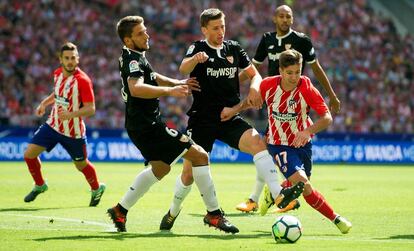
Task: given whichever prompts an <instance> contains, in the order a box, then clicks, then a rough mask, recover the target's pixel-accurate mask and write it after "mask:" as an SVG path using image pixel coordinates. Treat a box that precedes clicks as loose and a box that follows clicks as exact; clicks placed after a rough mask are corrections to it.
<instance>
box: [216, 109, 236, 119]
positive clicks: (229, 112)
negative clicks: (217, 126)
mask: <svg viewBox="0 0 414 251" xmlns="http://www.w3.org/2000/svg"><path fill="white" fill-rule="evenodd" d="M236 113H237V112H236V109H234V108H233V107H224V108H223V110H222V111H221V113H220V119H221V122H224V121H227V120H229V119H231V118H233V117H234V115H236Z"/></svg>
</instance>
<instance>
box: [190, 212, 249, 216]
mask: <svg viewBox="0 0 414 251" xmlns="http://www.w3.org/2000/svg"><path fill="white" fill-rule="evenodd" d="M188 215H190V216H193V217H204V216H206V215H205V214H195V213H190V214H188ZM252 215H255V214H254V213H243V212H236V213H225V216H229V217H249V216H252Z"/></svg>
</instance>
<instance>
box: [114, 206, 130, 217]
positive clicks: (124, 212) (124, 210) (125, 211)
mask: <svg viewBox="0 0 414 251" xmlns="http://www.w3.org/2000/svg"><path fill="white" fill-rule="evenodd" d="M116 206H117V207H118V209H119V211H120V212H121V213H122V214H123V215H125V216H126V215H127V214H128V210H127V209H125V208H124V207H123V206H121V204H119V203H118V204H116Z"/></svg>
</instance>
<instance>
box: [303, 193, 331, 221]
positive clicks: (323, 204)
mask: <svg viewBox="0 0 414 251" xmlns="http://www.w3.org/2000/svg"><path fill="white" fill-rule="evenodd" d="M303 197H304V198H305V200H306V202H307V203H308V204H309V205H310V206H311V207H313V208H314V209H316V210H317V211H319V212H320V213H321V214H323V215H324V216H325V217H326V218H328V219H330V220H331V221H333V220H334V219H335V217H336V214H335V213H334V211H333V209H332V207H331V206H330V205H329V204H328V202H327V201H326V200H325V198H324V197H323V195H322V194H320V193H319V192H318V191H316V190H315V189H313V191H312V193H311V194H309V195H307V196H303Z"/></svg>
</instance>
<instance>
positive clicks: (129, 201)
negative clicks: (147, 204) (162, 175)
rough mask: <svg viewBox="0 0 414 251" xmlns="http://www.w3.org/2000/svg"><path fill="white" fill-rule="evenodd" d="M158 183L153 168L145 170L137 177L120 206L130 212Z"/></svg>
mask: <svg viewBox="0 0 414 251" xmlns="http://www.w3.org/2000/svg"><path fill="white" fill-rule="evenodd" d="M157 181H158V179H157V177H155V175H154V173H153V172H152V168H145V169H144V170H143V171H142V172H140V173H139V174H138V175H137V177H135V180H134V182H133V183H132V185H131V186H130V187H129V190H128V191H127V192H126V193H125V195H124V197H123V198H122V200H121V201H120V202H119V204H120V205H121V206H122V207H123V208H125V209H126V210H129V209H130V208H131V207H132V206H133V205H135V203H137V201H138V199H139V198H141V197H142V196H143V195H144V194H145V193H146V192H147V191H148V190H149V189H150V187H151V186H152V185H154V184H155V183H156V182H157Z"/></svg>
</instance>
